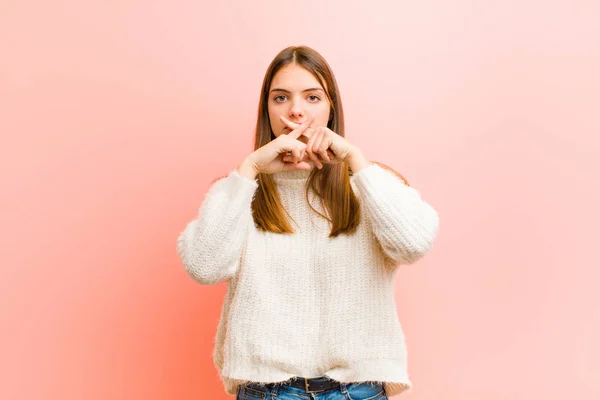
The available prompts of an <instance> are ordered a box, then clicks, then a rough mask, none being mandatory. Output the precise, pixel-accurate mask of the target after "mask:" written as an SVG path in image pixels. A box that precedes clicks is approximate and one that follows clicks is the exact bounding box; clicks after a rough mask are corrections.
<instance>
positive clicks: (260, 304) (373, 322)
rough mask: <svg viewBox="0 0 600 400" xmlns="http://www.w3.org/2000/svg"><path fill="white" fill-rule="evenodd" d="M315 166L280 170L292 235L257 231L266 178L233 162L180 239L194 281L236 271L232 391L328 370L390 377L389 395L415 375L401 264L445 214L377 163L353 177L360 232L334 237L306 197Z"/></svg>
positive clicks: (225, 325)
mask: <svg viewBox="0 0 600 400" xmlns="http://www.w3.org/2000/svg"><path fill="white" fill-rule="evenodd" d="M308 175H309V171H291V172H281V173H276V174H274V175H273V176H274V179H275V181H276V183H277V186H278V190H279V194H280V197H281V201H282V203H283V206H284V207H285V209H286V210H287V211H288V212H289V213H290V215H291V216H292V217H293V220H294V221H295V222H296V224H294V222H292V226H293V227H294V229H295V233H294V234H275V233H271V232H262V231H259V230H258V229H256V227H255V225H254V223H253V220H252V215H251V207H250V205H251V201H252V198H253V195H254V193H255V190H256V188H257V187H258V184H257V182H256V181H255V180H250V179H247V178H245V177H242V176H241V175H239V174H238V173H237V172H236V171H235V170H234V171H232V172H231V173H230V174H229V175H228V176H227V177H225V178H222V179H220V180H218V181H217V182H215V183H214V184H213V185H212V187H211V188H210V190H209V191H208V193H207V195H206V197H205V199H204V202H203V203H202V206H201V207H200V210H199V213H198V216H197V218H196V219H194V220H192V221H191V222H190V223H189V224H188V225H187V226H186V228H185V230H184V231H183V232H181V234H180V236H179V238H178V243H177V250H178V252H179V255H180V257H181V260H182V262H183V264H184V266H185V268H186V270H187V272H188V273H189V274H190V275H191V276H192V277H193V278H194V279H195V280H197V281H198V282H200V283H202V284H214V283H218V282H221V281H225V280H228V281H229V284H228V290H227V295H226V299H225V302H224V305H223V309H222V315H221V320H220V323H219V326H218V329H217V336H216V343H215V348H214V353H213V357H214V362H215V364H216V367H217V369H218V371H219V373H220V375H221V379H222V381H223V384H224V387H225V390H226V392H227V393H228V394H231V395H235V394H236V391H237V387H238V385H240V384H242V383H244V382H246V381H254V382H259V383H267V382H282V381H286V380H289V379H290V378H291V377H293V376H301V377H308V378H309V377H316V376H322V375H327V376H329V377H330V378H333V379H336V380H338V381H341V382H361V381H380V382H383V383H384V386H385V389H386V391H387V394H388V395H390V396H392V395H395V394H398V393H400V392H402V391H404V390H406V389H409V388H411V382H410V380H409V376H408V373H407V365H406V346H405V340H404V334H403V332H402V328H401V326H400V322H399V321H398V317H397V313H396V306H395V303H394V298H393V291H394V284H393V280H394V276H395V272H396V266H397V265H398V264H408V263H413V262H415V261H417V260H418V259H419V258H421V257H422V256H423V255H424V254H425V253H426V252H427V251H428V250H429V249H430V247H431V246H432V243H433V241H434V238H435V236H436V234H437V230H438V215H437V212H436V210H435V209H434V208H432V207H431V206H430V205H428V204H427V203H426V202H424V201H423V200H422V199H421V197H420V194H419V193H418V191H417V190H415V189H414V188H412V187H409V186H406V185H405V184H404V183H403V182H402V181H401V180H400V179H399V178H398V177H396V176H395V175H394V174H393V173H392V172H390V171H387V170H385V169H383V168H381V167H380V166H378V165H377V164H372V165H369V166H368V167H366V168H363V169H361V170H360V171H358V173H355V174H354V175H353V176H352V177H351V183H352V187H353V189H354V191H355V193H356V194H357V196H358V198H359V201H360V204H361V221H360V224H359V227H358V229H357V231H356V232H355V233H354V234H352V235H345V234H342V235H340V236H338V237H336V238H329V237H328V235H329V232H330V225H329V222H328V221H326V220H325V219H324V218H322V217H320V216H319V215H317V214H316V213H315V212H314V211H312V210H311V209H310V207H309V206H308V203H307V201H306V196H305V184H306V182H307V178H308ZM310 199H311V204H312V205H313V207H315V208H316V209H317V210H319V211H321V212H322V213H324V214H325V212H324V210H323V209H322V207H321V206H320V204H319V202H318V201H317V200H316V198H315V197H312V196H311V197H310Z"/></svg>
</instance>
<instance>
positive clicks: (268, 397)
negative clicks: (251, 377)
mask: <svg viewBox="0 0 600 400" xmlns="http://www.w3.org/2000/svg"><path fill="white" fill-rule="evenodd" d="M387 398H388V397H387V395H386V393H385V389H384V388H383V384H382V383H380V382H357V383H340V386H339V387H337V388H335V389H330V390H326V391H323V392H315V393H307V392H306V391H305V390H304V389H300V388H296V387H293V386H289V385H286V384H282V383H273V384H270V385H267V386H259V385H257V384H255V383H252V382H250V383H247V384H246V385H242V386H240V387H239V388H238V392H237V397H236V400H382V399H383V400H387Z"/></svg>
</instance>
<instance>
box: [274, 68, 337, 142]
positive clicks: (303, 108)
mask: <svg viewBox="0 0 600 400" xmlns="http://www.w3.org/2000/svg"><path fill="white" fill-rule="evenodd" d="M330 109H331V106H330V104H329V100H328V99H327V95H326V94H325V89H324V88H323V87H322V86H321V85H320V84H319V81H317V79H316V78H315V77H314V76H313V75H312V74H311V73H310V72H309V71H308V70H306V69H304V68H302V67H300V66H299V65H296V64H293V63H292V64H289V65H287V66H285V67H283V68H282V69H280V70H279V71H277V73H276V74H275V76H274V77H273V80H272V81H271V87H270V88H269V99H268V110H269V120H270V121H271V129H272V130H273V133H274V134H275V136H279V135H281V134H282V133H288V132H290V130H289V129H288V128H287V127H286V126H285V125H284V124H283V123H282V122H281V119H280V118H279V117H280V116H281V115H283V116H284V117H286V118H287V119H289V120H290V121H292V122H296V123H299V124H300V123H302V122H304V121H305V120H307V119H309V118H310V117H314V118H315V121H314V122H313V124H312V125H311V126H312V127H320V126H327V122H328V121H329V110H330Z"/></svg>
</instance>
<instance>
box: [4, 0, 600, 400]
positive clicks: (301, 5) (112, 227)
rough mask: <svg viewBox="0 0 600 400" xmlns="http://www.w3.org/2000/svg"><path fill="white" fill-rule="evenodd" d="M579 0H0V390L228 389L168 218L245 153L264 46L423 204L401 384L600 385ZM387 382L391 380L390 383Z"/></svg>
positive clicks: (193, 205)
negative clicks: (304, 52) (323, 62)
mask: <svg viewBox="0 0 600 400" xmlns="http://www.w3.org/2000/svg"><path fill="white" fill-rule="evenodd" d="M599 19H600V5H599V4H598V3H597V2H594V1H570V2H567V1H562V2H559V1H544V2H543V1H531V0H528V1H520V2H501V1H496V2H474V1H463V0H457V1H453V2H447V1H441V0H436V1H432V0H430V1H419V2H412V3H409V2H398V1H387V2H374V3H370V5H369V6H366V3H365V2H359V1H354V2H349V1H341V0H340V1H328V2H322V1H309V2H281V1H260V2H248V1H241V0H237V1H224V2H210V3H205V2H192V1H183V2H169V1H164V0H163V1H153V2H144V1H124V0H120V1H115V0H112V1H95V2H89V1H87V2H81V1H79V2H77V1H61V2H42V1H37V2H35V1H18V2H17V1H16V0H12V1H10V0H9V1H6V0H5V1H3V2H2V3H1V4H0V38H2V39H1V40H0V54H1V56H0V57H1V60H2V61H1V62H0V132H1V133H2V146H0V179H1V185H0V200H1V207H0V213H1V215H0V217H1V219H0V221H1V222H2V237H1V241H0V246H1V251H0V257H1V259H0V266H1V268H2V269H1V271H0V317H1V319H0V320H1V321H2V329H1V331H0V360H1V361H0V398H2V399H11V400H13V399H49V400H54V399H56V400H59V399H60V400H66V399H68V400H75V399H86V400H100V399H103V400H104V399H145V400H151V399H152V400H153V399H190V400H191V399H209V398H210V399H226V398H227V396H225V395H224V394H223V389H222V386H221V383H220V382H219V380H218V376H217V372H216V370H215V369H214V367H213V364H212V359H211V351H212V340H213V337H214V334H215V332H216V326H217V322H218V318H219V314H220V306H221V303H222V298H223V295H224V293H225V289H226V285H225V284H221V285H217V286H209V287H202V286H199V285H197V284H196V283H194V282H193V281H192V280H191V279H190V278H189V277H188V276H187V275H185V273H184V271H183V267H182V266H181V264H180V262H179V260H178V258H177V255H176V251H175V245H176V238H177V235H178V234H179V232H180V230H182V229H183V228H184V226H185V224H186V223H187V222H188V221H189V220H190V219H191V218H193V217H194V216H195V214H196V211H197V208H198V207H199V205H200V203H201V201H202V199H203V196H204V193H205V191H206V190H207V188H208V185H209V183H210V181H211V180H213V179H214V178H215V177H217V176H220V175H223V174H226V173H227V172H228V171H229V170H230V169H232V168H233V167H234V166H235V165H236V164H237V163H238V162H239V161H240V160H241V159H242V158H243V157H244V156H245V155H246V154H247V153H248V152H249V151H250V148H251V143H252V129H253V124H254V121H255V114H256V107H257V105H256V103H257V100H258V91H259V88H260V84H261V80H262V77H263V74H264V71H265V69H266V67H267V65H268V63H269V62H270V60H271V59H272V57H273V56H275V54H276V53H277V52H278V51H279V50H281V49H282V48H284V47H286V46H288V45H291V44H306V45H309V46H312V47H314V48H315V49H317V50H318V51H320V52H321V53H322V54H323V55H324V56H325V57H326V58H327V59H328V61H329V62H330V64H331V65H332V67H333V69H334V71H335V73H336V75H337V79H338V82H339V85H340V88H341V92H342V96H343V100H344V105H345V110H346V116H347V123H348V138H349V140H350V141H351V142H353V143H355V144H357V145H358V146H360V147H361V148H362V149H363V151H364V152H365V153H366V154H367V155H368V156H369V157H370V158H371V159H375V160H378V161H382V162H385V163H387V164H390V165H392V166H394V167H395V168H396V169H398V170H399V171H401V172H402V173H403V174H404V175H405V176H406V177H407V178H408V179H409V181H410V183H411V184H412V185H413V186H415V187H417V188H418V189H419V190H420V191H421V193H422V194H423V196H424V197H425V198H426V199H427V200H428V201H430V202H431V203H432V204H433V205H435V206H436V208H437V209H438V210H439V213H440V216H441V230H440V235H439V238H438V241H437V243H436V246H435V247H434V249H433V250H432V251H431V253H430V254H429V255H428V256H427V257H426V258H425V259H424V260H422V261H421V262H420V263H419V264H417V265H413V266H410V267H405V268H402V270H401V271H400V272H399V274H398V279H397V301H398V307H399V314H400V318H401V320H402V322H403V324H404V328H405V331H406V334H407V340H408V345H409V350H410V354H409V361H410V371H411V376H412V379H413V381H414V384H415V388H414V391H413V393H412V394H411V395H408V397H410V398H412V399H414V400H429V399H445V400H453V399H456V400H459V399H460V400H471V399H472V400H482V399H483V400H506V399H527V400H529V399H544V400H554V399H582V400H583V399H586V400H587V399H597V398H600V378H599V377H600V364H599V363H598V360H599V359H600V344H599V341H598V338H599V337H600V297H599V290H598V283H599V281H600V272H599V271H600V262H599V261H600V257H599V256H598V254H597V251H598V243H597V240H598V237H599V234H598V223H599V222H600V221H599V218H598V215H599V212H598V205H599V204H600V190H599V188H598V184H599V180H598V173H599V172H600V165H599V162H598V156H599V155H600V139H599V134H600V123H599V115H598V114H599V110H600V72H599V71H600V40H599V38H600V29H599V28H598V24H597V22H598V20H599ZM400 397H402V396H399V398H400Z"/></svg>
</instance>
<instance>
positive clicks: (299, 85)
mask: <svg viewBox="0 0 600 400" xmlns="http://www.w3.org/2000/svg"><path fill="white" fill-rule="evenodd" d="M315 88H320V89H324V88H323V86H321V84H320V83H319V81H318V80H317V78H316V77H315V76H314V75H313V74H312V73H311V72H310V71H308V70H307V69H306V68H303V67H300V66H298V65H296V64H290V65H287V66H285V67H283V68H282V69H280V70H279V71H277V73H276V74H275V76H274V77H273V80H272V81H271V88H270V89H269V90H270V91H272V90H273V89H284V90H286V91H290V92H301V91H304V90H307V89H315Z"/></svg>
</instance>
